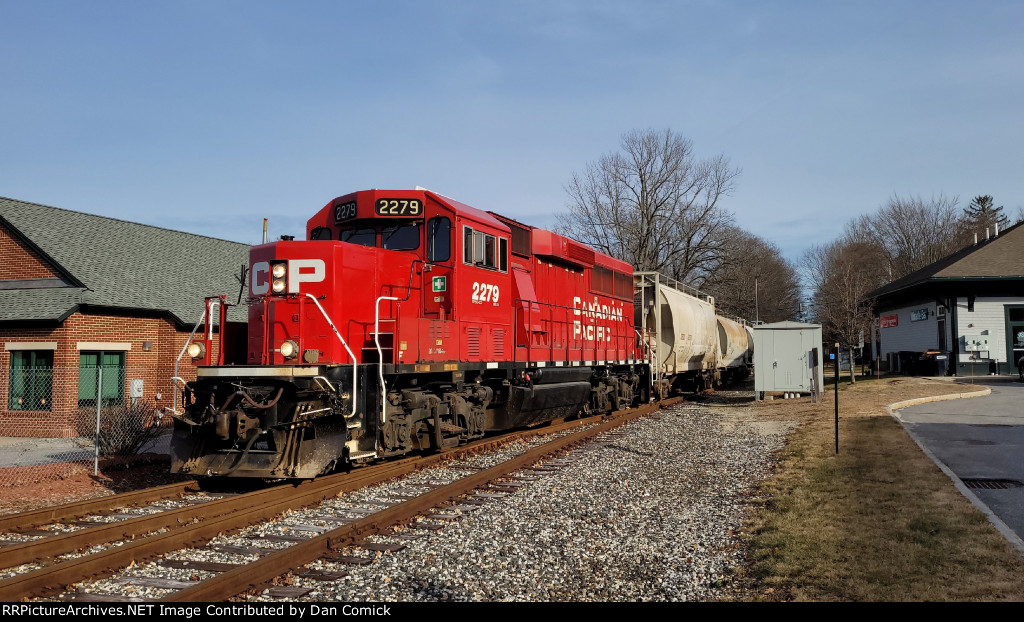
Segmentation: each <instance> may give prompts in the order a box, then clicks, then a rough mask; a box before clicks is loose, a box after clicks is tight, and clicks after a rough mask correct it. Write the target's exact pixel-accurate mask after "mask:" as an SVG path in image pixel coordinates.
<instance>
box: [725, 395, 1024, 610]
mask: <svg viewBox="0 0 1024 622" xmlns="http://www.w3.org/2000/svg"><path fill="white" fill-rule="evenodd" d="M840 388H841V389H842V388H844V387H842V385H840ZM960 390H962V388H961V387H958V386H956V385H951V384H950V383H948V382H947V383H929V382H927V381H917V380H910V379H898V380H897V379H885V378H883V379H882V380H881V381H874V380H872V381H861V380H858V381H857V383H856V384H855V385H853V386H852V387H851V386H848V387H846V391H841V393H840V400H839V404H840V426H839V443H840V453H839V454H838V455H836V454H835V453H834V451H835V445H834V428H833V419H832V413H833V409H834V402H833V401H832V399H833V398H832V395H831V393H826V394H825V395H824V396H823V397H824V399H823V401H822V403H820V404H816V405H812V404H809V403H806V402H804V401H801V402H797V403H793V404H791V405H790V406H789V407H788V408H781V407H780V406H779V405H778V404H775V405H772V404H771V403H767V405H765V406H762V407H761V408H762V412H760V413H757V412H756V411H755V413H756V416H758V417H759V418H760V417H761V416H764V415H767V416H777V417H780V418H786V417H790V418H793V417H795V418H797V419H798V420H799V422H800V426H799V427H798V428H797V429H796V430H795V431H794V432H792V433H791V434H790V438H789V442H788V444H787V447H786V448H785V449H784V450H783V451H782V452H781V454H780V455H779V456H778V458H779V469H778V471H777V474H776V475H775V476H774V477H772V478H771V479H769V480H767V481H765V482H764V483H763V484H762V486H761V487H760V490H759V491H758V495H757V496H758V498H760V499H762V502H761V503H760V505H759V507H758V509H757V511H756V512H755V515H754V516H753V518H752V519H751V520H750V522H749V523H748V525H747V527H746V529H745V539H746V540H747V543H748V545H749V550H750V562H751V563H750V566H749V568H747V569H745V571H744V573H743V574H744V575H745V576H743V577H742V578H743V579H744V580H745V581H747V583H748V586H749V591H748V592H747V594H746V595H745V596H744V598H746V599H752V600H796V601H974V600H1022V599H1024V558H1022V557H1021V555H1020V554H1019V553H1018V552H1017V550H1016V549H1015V548H1013V547H1012V546H1011V545H1010V544H1009V543H1008V542H1007V541H1006V540H1005V539H1004V538H1003V537H1002V535H1000V534H999V533H998V532H997V531H996V529H995V528H994V527H993V526H992V525H991V523H989V522H988V520H987V519H986V518H985V516H984V515H983V514H982V513H981V512H980V511H979V510H978V509H977V508H975V507H974V506H973V505H971V504H970V502H968V501H967V500H966V499H965V498H964V497H963V496H962V495H961V494H960V493H959V492H958V491H957V490H956V488H955V487H954V486H953V484H952V482H950V480H949V478H948V477H946V475H944V474H943V473H942V472H941V471H940V470H939V469H938V467H936V465H935V464H934V463H933V462H932V461H931V460H930V459H929V458H928V457H927V456H925V455H924V454H923V453H922V452H921V450H920V448H919V447H918V446H917V445H916V443H914V441H913V440H912V439H911V438H910V437H909V436H908V435H907V433H906V432H905V431H904V430H903V428H902V427H901V426H900V425H899V423H898V422H896V421H894V420H893V419H892V417H890V416H889V414H888V413H887V412H886V411H885V409H884V404H886V403H891V402H895V401H898V400H900V399H907V398H909V397H919V396H923V395H932V394H939V393H952V392H956V391H960ZM752 408H755V409H756V408H758V406H754V407H752Z"/></svg>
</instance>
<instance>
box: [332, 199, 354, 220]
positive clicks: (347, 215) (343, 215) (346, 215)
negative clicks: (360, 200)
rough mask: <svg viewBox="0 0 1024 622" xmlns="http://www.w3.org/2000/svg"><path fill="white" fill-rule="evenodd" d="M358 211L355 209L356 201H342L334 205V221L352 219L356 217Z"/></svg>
mask: <svg viewBox="0 0 1024 622" xmlns="http://www.w3.org/2000/svg"><path fill="white" fill-rule="evenodd" d="M357 213H358V211H357V210H356V202H355V201H349V202H348V203H342V204H341V205H335V206H334V222H342V221H343V220H352V219H353V218H355V217H356V214H357Z"/></svg>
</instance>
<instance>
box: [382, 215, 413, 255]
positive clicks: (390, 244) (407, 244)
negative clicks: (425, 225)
mask: <svg viewBox="0 0 1024 622" xmlns="http://www.w3.org/2000/svg"><path fill="white" fill-rule="evenodd" d="M419 225H420V223H418V222H410V223H405V224H401V225H392V226H390V227H384V228H383V229H381V232H380V238H381V246H383V247H384V248H388V249H391V250H393V251H412V250H416V249H417V248H419V247H420V226H419Z"/></svg>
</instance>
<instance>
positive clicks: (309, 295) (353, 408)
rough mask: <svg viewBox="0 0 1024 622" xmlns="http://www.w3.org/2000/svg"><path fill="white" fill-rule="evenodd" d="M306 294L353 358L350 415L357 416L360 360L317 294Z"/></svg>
mask: <svg viewBox="0 0 1024 622" xmlns="http://www.w3.org/2000/svg"><path fill="white" fill-rule="evenodd" d="M306 296H308V297H309V299H310V300H312V301H313V303H314V304H316V308H317V309H320V313H321V314H323V316H324V319H325V320H327V325H328V326H330V327H331V330H333V331H334V334H335V336H337V337H338V341H340V342H341V345H343V346H345V351H346V352H348V356H349V358H351V359H352V414H350V415H349V416H350V417H355V416H356V396H357V395H359V394H358V393H356V380H357V378H358V377H359V374H358V373H357V372H358V369H357V368H356V366H357V365H358V361H357V360H356V355H355V354H352V349H351V348H349V347H348V343H346V342H345V338H344V337H342V336H341V333H339V332H338V329H337V328H336V327H335V326H334V322H332V321H331V318H330V316H328V315H327V312H326V311H324V308H323V307H322V306H320V301H319V300H317V299H316V296H314V295H313V294H310V293H308V292H307V293H306Z"/></svg>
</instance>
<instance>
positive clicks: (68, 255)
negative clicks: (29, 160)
mask: <svg viewBox="0 0 1024 622" xmlns="http://www.w3.org/2000/svg"><path fill="white" fill-rule="evenodd" d="M248 253H249V246H248V245H246V244H239V243H236V242H227V241H224V240H217V239H214V238H209V237H205V236H201V235H194V234H190V233H182V232H180V231H171V230H168V229H161V228H159V227H151V226H148V225H141V224H137V223H131V222H126V221H123V220H116V219H113V218H104V217H101V216H94V215H90V214H83V213H80V212H74V211H69V210H64V209H59V208H54V207H47V206H43V205H38V204H34V203H26V202H22V201H16V200H13V199H7V198H0V266H3V270H2V272H0V436H49V437H70V436H78V435H80V434H82V433H83V430H82V429H81V427H82V424H81V420H82V417H81V416H80V415H81V413H83V412H86V411H88V410H89V409H91V410H92V411H93V413H94V412H95V409H96V403H97V399H99V400H101V402H102V404H103V405H107V404H124V403H130V402H131V401H135V400H139V399H144V400H147V401H149V402H152V403H153V404H154V405H155V406H156V407H165V406H170V405H171V404H172V401H173V398H174V389H173V385H172V381H171V377H172V376H174V370H175V363H176V361H177V359H178V356H179V353H180V352H181V350H182V348H183V347H184V345H185V343H186V341H187V339H188V336H189V333H190V332H191V331H192V329H193V327H194V326H195V324H196V322H197V321H198V320H199V319H200V316H201V314H202V312H203V298H204V296H209V295H219V294H227V295H228V302H230V303H234V302H236V299H235V298H236V297H235V296H234V295H233V294H239V295H241V297H242V298H243V299H244V297H245V292H244V291H240V288H241V287H242V285H241V284H240V282H239V276H240V273H241V270H242V266H245V265H247V264H248ZM244 316H245V307H244V305H243V306H241V307H232V308H231V309H230V311H229V319H230V320H232V321H244V320H245V317H244ZM179 371H180V375H182V376H183V377H186V378H187V377H194V369H193V367H192V365H191V362H190V361H189V360H188V359H187V357H184V358H183V359H182V361H181V364H180V369H179ZM85 420H88V418H85Z"/></svg>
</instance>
